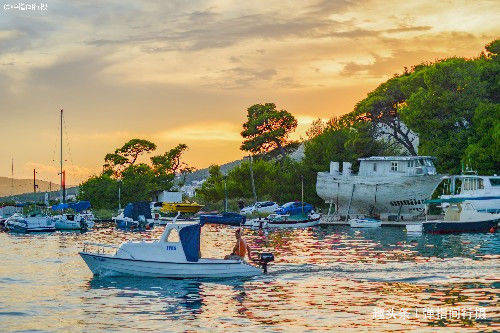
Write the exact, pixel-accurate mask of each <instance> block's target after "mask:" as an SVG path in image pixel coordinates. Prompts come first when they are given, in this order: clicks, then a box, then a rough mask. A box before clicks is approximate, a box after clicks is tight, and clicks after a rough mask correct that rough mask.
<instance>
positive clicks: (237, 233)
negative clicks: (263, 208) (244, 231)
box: [234, 228, 241, 238]
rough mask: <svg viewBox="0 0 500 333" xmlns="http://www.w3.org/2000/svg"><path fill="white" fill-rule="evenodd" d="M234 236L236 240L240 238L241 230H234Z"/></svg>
mask: <svg viewBox="0 0 500 333" xmlns="http://www.w3.org/2000/svg"><path fill="white" fill-rule="evenodd" d="M234 235H235V236H236V238H240V237H241V229H239V228H238V229H236V231H235V232H234Z"/></svg>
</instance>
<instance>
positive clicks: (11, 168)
mask: <svg viewBox="0 0 500 333" xmlns="http://www.w3.org/2000/svg"><path fill="white" fill-rule="evenodd" d="M10 195H14V157H12V160H11V165H10Z"/></svg>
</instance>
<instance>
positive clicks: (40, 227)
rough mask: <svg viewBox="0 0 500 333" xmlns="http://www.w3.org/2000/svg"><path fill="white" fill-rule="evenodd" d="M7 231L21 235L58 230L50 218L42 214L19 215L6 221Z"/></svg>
mask: <svg viewBox="0 0 500 333" xmlns="http://www.w3.org/2000/svg"><path fill="white" fill-rule="evenodd" d="M5 229H6V230H7V231H10V232H19V233H28V232H50V231H55V230H56V228H55V222H54V220H53V219H52V218H50V217H49V216H45V215H40V214H33V215H31V216H23V215H21V214H17V213H16V214H14V215H12V216H11V217H9V218H8V219H7V220H6V221H5Z"/></svg>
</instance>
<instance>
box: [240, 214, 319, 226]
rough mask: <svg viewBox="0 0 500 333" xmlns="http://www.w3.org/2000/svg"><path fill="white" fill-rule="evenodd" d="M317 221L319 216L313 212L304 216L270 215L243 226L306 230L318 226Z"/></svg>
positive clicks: (247, 222)
mask: <svg viewBox="0 0 500 333" xmlns="http://www.w3.org/2000/svg"><path fill="white" fill-rule="evenodd" d="M319 220H320V215H319V214H317V213H315V212H311V213H309V214H304V215H281V214H270V215H269V216H268V217H266V218H258V219H253V220H249V221H246V222H245V224H244V226H246V227H250V228H258V229H265V228H275V229H288V228H308V227H313V226H315V225H318V224H319Z"/></svg>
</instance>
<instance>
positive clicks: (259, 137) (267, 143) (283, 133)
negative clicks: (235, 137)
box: [241, 103, 297, 155]
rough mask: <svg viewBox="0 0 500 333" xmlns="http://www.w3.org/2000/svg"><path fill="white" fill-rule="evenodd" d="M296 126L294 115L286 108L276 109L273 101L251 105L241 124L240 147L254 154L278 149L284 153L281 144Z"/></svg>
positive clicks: (284, 142) (283, 143)
mask: <svg viewBox="0 0 500 333" xmlns="http://www.w3.org/2000/svg"><path fill="white" fill-rule="evenodd" d="M296 127H297V120H296V119H295V117H294V116H293V115H292V114H290V113H289V112H288V111H286V110H276V105H275V104H274V103H265V104H255V105H252V106H251V107H249V108H248V109H247V121H246V122H245V123H244V124H243V131H242V132H241V136H242V137H243V138H244V141H243V144H242V145H241V149H242V150H245V151H249V152H252V153H254V154H255V153H264V152H268V151H270V150H273V149H278V150H279V151H280V152H281V154H282V155H284V149H283V146H284V145H285V144H286V142H287V139H288V136H289V134H290V133H291V132H293V131H294V130H295V128H296Z"/></svg>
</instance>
